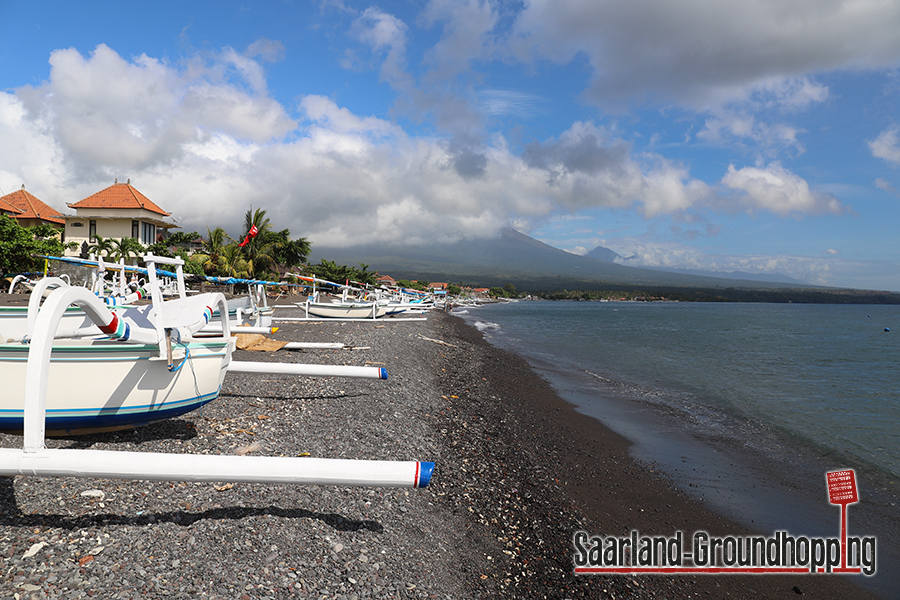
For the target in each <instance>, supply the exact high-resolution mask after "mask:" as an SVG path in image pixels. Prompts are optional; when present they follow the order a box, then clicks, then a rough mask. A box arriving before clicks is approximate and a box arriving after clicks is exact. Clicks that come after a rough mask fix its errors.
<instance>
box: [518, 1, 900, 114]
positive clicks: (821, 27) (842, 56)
mask: <svg viewBox="0 0 900 600" xmlns="http://www.w3.org/2000/svg"><path fill="white" fill-rule="evenodd" d="M810 8H811V7H810V5H809V4H808V3H806V2H772V1H769V0H749V1H748V0H715V1H713V0H688V1H685V2H670V1H668V0H635V1H632V2H618V1H616V0H597V1H595V2H563V3H560V2H555V1H553V0H531V1H530V2H529V3H527V5H526V7H525V9H524V10H523V11H522V12H521V13H520V14H519V15H518V16H517V18H516V23H515V26H514V36H513V39H512V40H511V48H512V51H513V52H514V53H515V55H516V56H517V57H519V58H520V59H523V60H527V59H531V60H539V59H550V60H555V61H559V62H562V63H566V62H569V61H571V60H572V59H573V58H574V57H575V56H577V55H581V56H584V57H586V58H587V60H588V61H589V63H590V65H591V67H592V69H593V72H594V74H593V78H592V81H591V83H590V86H589V88H588V89H587V91H586V95H587V97H588V98H589V99H590V100H591V101H593V102H595V103H597V104H600V105H603V106H615V105H617V104H620V103H630V102H633V101H635V100H639V99H652V100H654V101H658V102H661V103H668V102H677V103H681V104H684V105H689V106H693V107H695V108H706V107H709V106H715V105H721V104H723V103H724V102H727V101H730V100H734V99H736V98H743V97H745V96H746V95H747V93H748V91H750V90H753V89H760V88H764V87H766V86H771V85H772V81H773V80H775V81H780V80H786V79H791V78H800V77H803V76H805V75H806V74H807V73H810V72H815V71H823V70H830V69H852V68H880V67H885V66H891V65H893V64H896V61H897V59H898V57H900V38H898V36H897V35H896V24H897V22H898V20H900V5H898V4H892V3H887V4H885V3H880V2H872V3H860V2H854V1H853V0H834V1H830V2H820V3H816V5H815V9H814V10H810ZM779 93H780V92H776V94H775V95H776V96H777V95H778V94H779ZM822 93H823V91H822V90H821V89H820V88H819V89H816V86H815V85H812V87H809V86H801V87H799V88H796V89H794V91H793V92H792V93H790V94H788V95H786V96H783V97H782V100H783V101H784V102H786V103H788V104H796V105H802V104H803V103H804V102H806V101H810V100H815V99H816V98H820V97H821V95H822ZM804 98H805V99H804Z"/></svg>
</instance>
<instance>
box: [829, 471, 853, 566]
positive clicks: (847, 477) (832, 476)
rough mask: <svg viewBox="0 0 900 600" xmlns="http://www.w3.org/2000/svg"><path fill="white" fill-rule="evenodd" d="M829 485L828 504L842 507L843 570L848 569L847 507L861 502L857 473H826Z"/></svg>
mask: <svg viewBox="0 0 900 600" xmlns="http://www.w3.org/2000/svg"><path fill="white" fill-rule="evenodd" d="M825 481H826V482H827V483H828V502H829V503H831V504H840V505H841V569H846V568H847V505H848V504H855V503H857V502H859V494H858V493H857V491H856V471H854V470H853V469H844V470H843V471H832V472H830V473H825Z"/></svg>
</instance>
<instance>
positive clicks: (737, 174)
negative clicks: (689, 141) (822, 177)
mask: <svg viewBox="0 0 900 600" xmlns="http://www.w3.org/2000/svg"><path fill="white" fill-rule="evenodd" d="M722 184H724V185H725V186H727V187H729V188H731V189H733V190H736V191H739V192H743V194H742V195H741V196H739V197H738V199H737V200H738V202H739V203H742V204H743V205H744V206H745V207H746V208H747V209H748V210H751V211H752V210H755V209H761V210H767V211H770V212H773V213H775V214H778V215H782V216H784V215H788V214H791V213H797V214H815V213H834V214H839V213H841V212H844V211H845V208H844V207H843V206H842V205H841V203H840V201H839V200H838V199H837V198H835V197H834V196H832V195H831V194H826V193H822V192H814V191H812V190H810V189H809V184H808V183H807V182H806V181H805V180H804V179H802V178H801V177H799V176H797V175H796V174H794V173H791V172H790V171H788V170H786V169H785V168H783V167H782V166H781V165H779V164H778V163H773V164H771V165H769V166H768V167H766V168H758V167H743V168H741V169H735V167H734V165H728V172H727V173H726V174H725V176H724V177H723V178H722Z"/></svg>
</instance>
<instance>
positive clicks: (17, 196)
mask: <svg viewBox="0 0 900 600" xmlns="http://www.w3.org/2000/svg"><path fill="white" fill-rule="evenodd" d="M0 200H2V201H3V202H5V203H6V204H10V205H12V207H13V208H15V209H17V210H18V211H19V212H18V213H16V215H15V217H16V218H17V219H40V220H41V221H49V222H51V223H56V224H57V225H65V224H66V220H65V219H64V218H62V216H61V215H60V214H59V211H58V210H56V209H55V208H51V207H50V206H48V205H47V204H44V203H43V202H41V201H40V200H38V199H37V198H36V197H35V196H34V194H31V193H29V192H27V191H25V186H22V189H20V190H16V191H15V192H13V193H12V194H7V195H5V196H3V197H2V198H0Z"/></svg>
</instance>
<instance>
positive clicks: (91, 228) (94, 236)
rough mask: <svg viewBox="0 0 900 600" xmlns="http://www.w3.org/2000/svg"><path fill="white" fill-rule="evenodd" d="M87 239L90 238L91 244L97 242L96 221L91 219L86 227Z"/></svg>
mask: <svg viewBox="0 0 900 600" xmlns="http://www.w3.org/2000/svg"><path fill="white" fill-rule="evenodd" d="M88 237H89V238H91V242H96V241H97V221H95V220H93V219H91V221H90V224H89V225H88Z"/></svg>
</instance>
